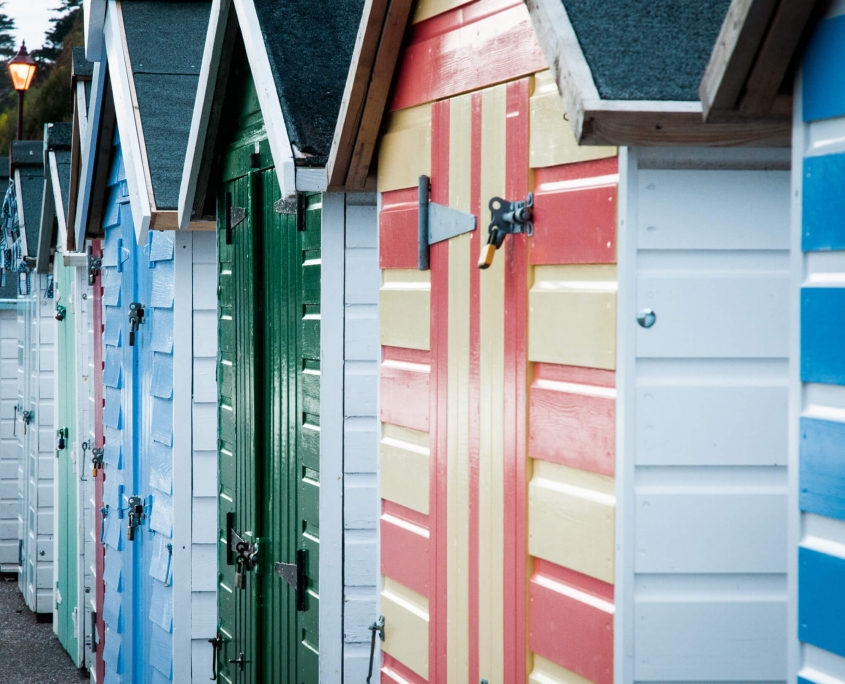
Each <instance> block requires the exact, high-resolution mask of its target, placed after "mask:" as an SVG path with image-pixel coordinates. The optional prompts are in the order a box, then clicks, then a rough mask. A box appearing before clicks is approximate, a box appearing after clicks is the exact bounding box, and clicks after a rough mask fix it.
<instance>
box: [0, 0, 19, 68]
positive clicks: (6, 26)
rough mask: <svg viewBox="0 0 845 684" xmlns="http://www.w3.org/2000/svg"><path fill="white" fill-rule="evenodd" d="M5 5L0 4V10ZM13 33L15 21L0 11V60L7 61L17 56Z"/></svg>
mask: <svg viewBox="0 0 845 684" xmlns="http://www.w3.org/2000/svg"><path fill="white" fill-rule="evenodd" d="M5 5H6V3H5V2H0V10H2V9H3V7H4V6H5ZM14 31H15V20H14V19H12V17H10V16H9V15H8V14H6V13H4V12H2V11H0V58H3V59H9V58H11V57H14V56H15V55H16V54H17V52H18V47H17V45H16V44H15V35H14Z"/></svg>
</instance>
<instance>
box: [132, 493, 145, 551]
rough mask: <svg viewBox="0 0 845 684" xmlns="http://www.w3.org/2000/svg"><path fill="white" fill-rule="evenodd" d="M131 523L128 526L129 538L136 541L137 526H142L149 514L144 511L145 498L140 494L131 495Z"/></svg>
mask: <svg viewBox="0 0 845 684" xmlns="http://www.w3.org/2000/svg"><path fill="white" fill-rule="evenodd" d="M128 514H129V523H128V526H127V530H128V531H127V538H128V539H129V541H135V528H136V527H140V526H141V523H143V522H144V520H145V519H146V517H147V515H146V513H145V512H144V500H143V499H142V498H141V497H140V496H137V495H136V496H130V497H129V510H128Z"/></svg>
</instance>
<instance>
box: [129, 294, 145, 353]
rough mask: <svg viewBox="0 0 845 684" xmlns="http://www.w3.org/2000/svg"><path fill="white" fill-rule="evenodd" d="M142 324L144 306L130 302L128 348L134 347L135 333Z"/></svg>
mask: <svg viewBox="0 0 845 684" xmlns="http://www.w3.org/2000/svg"><path fill="white" fill-rule="evenodd" d="M143 322H144V305H143V304H141V302H132V303H131V304H130V305H129V346H130V347H134V346H135V331H136V330H138V327H139V326H140V325H141V323H143Z"/></svg>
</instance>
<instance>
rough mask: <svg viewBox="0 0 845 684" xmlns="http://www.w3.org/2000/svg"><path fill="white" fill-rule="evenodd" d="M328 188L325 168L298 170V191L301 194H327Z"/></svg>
mask: <svg viewBox="0 0 845 684" xmlns="http://www.w3.org/2000/svg"><path fill="white" fill-rule="evenodd" d="M327 187H328V175H327V174H326V169H325V168H324V167H319V168H309V167H306V166H300V167H299V168H298V169H297V170H296V189H297V190H299V191H300V192H325V191H326V188H327Z"/></svg>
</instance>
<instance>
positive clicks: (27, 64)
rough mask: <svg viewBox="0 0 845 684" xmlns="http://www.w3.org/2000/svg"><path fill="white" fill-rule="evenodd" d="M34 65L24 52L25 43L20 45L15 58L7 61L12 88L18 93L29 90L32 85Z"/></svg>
mask: <svg viewBox="0 0 845 684" xmlns="http://www.w3.org/2000/svg"><path fill="white" fill-rule="evenodd" d="M35 69H36V64H35V61H34V60H33V59H32V57H30V56H29V53H28V52H27V51H26V43H21V49H20V50H18V54H17V55H15V58H14V59H12V60H10V61H9V75H10V76H11V77H12V86H14V88H15V90H17V91H18V92H22V91H25V90H29V86H30V85H31V84H32V77H33V76H35Z"/></svg>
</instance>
